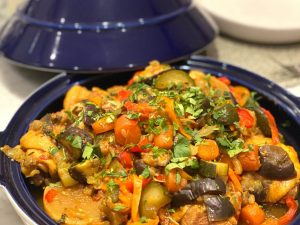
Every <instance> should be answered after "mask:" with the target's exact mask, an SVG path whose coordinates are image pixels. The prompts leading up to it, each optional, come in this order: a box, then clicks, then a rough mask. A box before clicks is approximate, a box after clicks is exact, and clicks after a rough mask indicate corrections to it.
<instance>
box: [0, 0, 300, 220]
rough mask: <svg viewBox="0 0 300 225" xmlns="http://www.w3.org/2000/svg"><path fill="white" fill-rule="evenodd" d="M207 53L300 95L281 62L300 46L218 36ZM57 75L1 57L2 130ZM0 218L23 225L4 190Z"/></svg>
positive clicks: (299, 79) (295, 78)
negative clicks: (24, 66)
mask: <svg viewBox="0 0 300 225" xmlns="http://www.w3.org/2000/svg"><path fill="white" fill-rule="evenodd" d="M0 2H1V0H0ZM0 20H1V19H0ZM0 23H1V21H0ZM207 54H208V56H211V57H214V58H217V59H219V60H222V61H225V62H228V63H233V64H236V65H238V66H242V67H244V68H246V69H249V70H252V71H254V72H256V73H258V74H261V75H262V76H265V77H267V78H268V79H271V80H273V81H274V82H276V83H278V84H279V85H281V86H282V87H284V88H288V89H289V90H290V91H291V92H292V93H294V94H295V95H297V96H300V76H299V75H297V74H294V73H291V72H290V71H287V70H285V69H284V68H283V67H282V66H280V64H279V63H278V62H280V63H283V64H287V65H296V64H298V65H300V44H294V45H282V46H271V45H256V44H250V43H245V42H242V41H238V40H235V39H230V38H226V37H218V38H217V40H216V41H215V43H214V44H213V45H212V46H211V47H210V48H209V50H208V51H207ZM53 76H55V74H50V73H45V72H38V71H31V70H28V69H23V68H19V67H17V66H14V65H11V64H10V63H8V62H7V61H6V60H5V59H4V58H2V57H0V108H1V110H0V131H1V130H4V129H5V127H6V126H7V124H8V122H9V121H10V119H11V117H12V116H13V114H14V112H15V111H16V110H17V109H18V107H19V106H20V105H21V104H22V102H23V101H24V100H25V99H26V97H28V96H29V95H30V93H32V92H33V91H34V90H35V89H36V88H38V87H39V86H40V85H41V84H43V83H44V82H46V81H47V80H49V79H50V78H52V77H53ZM0 218H1V219H0V225H22V224H23V223H22V221H21V220H20V219H19V217H18V215H17V214H16V213H15V212H14V210H13V208H12V206H11V205H10V203H9V202H8V200H7V198H6V196H5V195H4V193H3V192H2V190H0Z"/></svg>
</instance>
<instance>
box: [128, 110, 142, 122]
mask: <svg viewBox="0 0 300 225" xmlns="http://www.w3.org/2000/svg"><path fill="white" fill-rule="evenodd" d="M139 117H140V113H134V112H130V111H128V112H127V118H128V119H131V120H134V119H138V118H139Z"/></svg>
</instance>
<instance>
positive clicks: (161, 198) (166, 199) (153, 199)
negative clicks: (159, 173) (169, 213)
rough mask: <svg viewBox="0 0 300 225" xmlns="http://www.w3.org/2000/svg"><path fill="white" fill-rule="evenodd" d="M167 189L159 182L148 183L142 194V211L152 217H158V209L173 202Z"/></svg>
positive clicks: (142, 213)
mask: <svg viewBox="0 0 300 225" xmlns="http://www.w3.org/2000/svg"><path fill="white" fill-rule="evenodd" d="M167 193H168V192H167V189H166V188H165V187H164V186H162V185H161V184H159V183H157V182H151V183H150V184H148V185H147V186H146V187H145V188H144V190H143V192H142V196H141V201H140V209H139V210H140V213H141V216H145V217H147V218H150V219H154V218H155V217H157V213H158V210H159V209H160V208H161V207H164V206H165V205H167V204H169V203H170V202H171V198H170V196H169V195H168V194H167Z"/></svg>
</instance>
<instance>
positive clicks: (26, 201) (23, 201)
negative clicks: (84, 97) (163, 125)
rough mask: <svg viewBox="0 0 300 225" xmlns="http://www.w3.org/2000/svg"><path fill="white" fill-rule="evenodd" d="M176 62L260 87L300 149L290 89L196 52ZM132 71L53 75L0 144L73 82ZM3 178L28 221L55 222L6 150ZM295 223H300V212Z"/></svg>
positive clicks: (0, 157) (54, 103)
mask: <svg viewBox="0 0 300 225" xmlns="http://www.w3.org/2000/svg"><path fill="white" fill-rule="evenodd" d="M175 66H176V67H178V68H181V69H187V70H189V69H200V70H203V71H204V72H206V73H211V74H213V75H216V76H227V77H228V78H229V79H230V80H232V82H233V83H234V84H241V85H244V86H246V87H248V88H250V89H251V90H253V91H256V92H257V93H259V95H261V96H262V97H263V98H262V100H261V104H262V105H263V106H264V107H265V108H267V109H269V110H270V111H271V112H272V113H273V115H275V117H276V121H277V123H278V126H279V130H280V132H281V133H283V135H284V136H285V138H286V141H287V143H289V144H291V145H293V146H294V147H295V148H296V149H298V150H299V149H300V139H299V131H300V109H299V108H300V100H299V99H298V98H296V97H295V96H293V95H291V94H290V93H289V92H287V91H285V90H284V89H282V88H281V87H279V86H278V85H276V84H274V83H273V82H271V81H268V80H266V79H264V78H262V77H260V76H258V75H256V74H253V73H251V72H249V71H246V70H243V69H240V68H238V67H235V66H232V65H227V64H224V63H222V62H218V61H215V60H212V59H208V58H204V57H197V56H195V57H192V58H191V59H189V60H188V61H186V62H184V63H180V64H177V65H175ZM131 75H132V73H120V74H119V75H115V76H110V75H103V76H84V75H74V74H73V75H72V74H61V75H59V76H57V77H55V78H53V79H52V80H50V81H49V82H48V83H46V84H45V85H43V86H42V87H40V88H39V89H38V90H37V91H36V92H35V93H33V94H32V95H31V96H30V97H29V98H28V99H27V100H26V101H25V103H24V104H23V105H22V106H21V107H20V109H19V110H18V111H17V113H16V114H15V115H14V117H13V119H12V120H11V122H10V123H9V125H8V127H7V128H6V130H5V131H4V132H3V133H2V135H1V137H0V146H2V145H4V144H9V145H11V146H14V145H16V144H18V142H19V139H20V137H21V136H22V135H23V134H24V133H25V132H26V129H28V125H29V123H30V122H31V121H32V120H34V119H36V118H40V117H41V116H42V115H44V114H45V113H46V112H54V111H57V110H59V109H61V108H62V100H63V97H64V94H65V92H66V91H67V90H68V89H69V88H70V87H71V86H73V85H75V84H81V85H85V86H87V87H91V86H94V85H99V86H100V87H103V88H106V87H108V86H111V85H115V84H124V83H126V81H127V80H128V79H129V78H130V77H131ZM286 120H289V121H290V122H291V126H290V127H289V128H284V127H283V126H282V124H283V123H284V122H286ZM0 181H1V184H2V185H3V186H4V187H5V189H6V190H7V193H8V194H9V197H10V199H11V201H12V203H13V204H14V206H15V208H16V209H17V211H18V213H19V214H21V216H22V217H23V219H24V220H25V221H27V223H28V224H49V225H53V224H55V222H53V221H52V220H51V219H50V218H49V217H48V216H47V215H46V213H45V212H44V211H43V210H42V209H41V208H40V207H39V206H38V204H37V202H36V200H35V199H34V198H33V197H32V194H31V193H30V191H29V189H30V186H29V185H28V184H27V183H26V180H25V178H24V177H23V176H22V174H21V172H20V166H19V165H18V164H17V163H16V162H12V161H11V160H10V159H8V158H7V157H6V156H5V155H4V154H3V153H0ZM291 224H293V225H296V224H300V215H298V216H297V217H296V219H295V220H294V222H293V223H291Z"/></svg>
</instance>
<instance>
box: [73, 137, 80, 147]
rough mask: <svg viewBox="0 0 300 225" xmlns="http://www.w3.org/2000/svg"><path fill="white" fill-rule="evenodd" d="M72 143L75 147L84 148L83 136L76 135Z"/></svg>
mask: <svg viewBox="0 0 300 225" xmlns="http://www.w3.org/2000/svg"><path fill="white" fill-rule="evenodd" d="M71 145H72V147H74V148H82V139H81V137H80V136H75V137H74V139H73V141H72V144H71Z"/></svg>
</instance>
